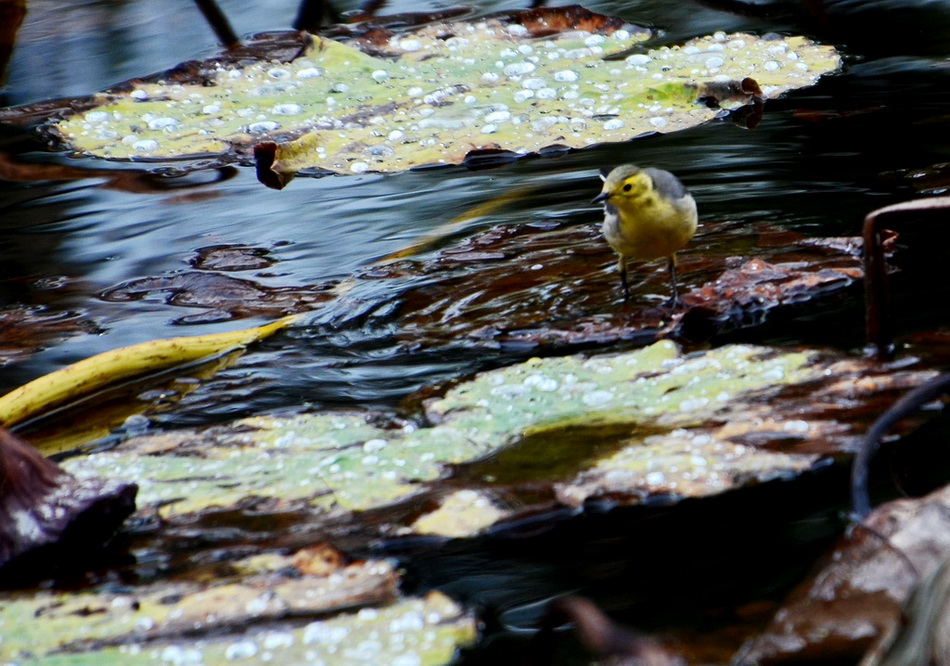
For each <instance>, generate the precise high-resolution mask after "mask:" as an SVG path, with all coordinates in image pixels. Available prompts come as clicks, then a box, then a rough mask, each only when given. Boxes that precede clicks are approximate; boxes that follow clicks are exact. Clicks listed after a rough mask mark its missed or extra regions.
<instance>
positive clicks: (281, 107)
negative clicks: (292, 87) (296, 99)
mask: <svg viewBox="0 0 950 666" xmlns="http://www.w3.org/2000/svg"><path fill="white" fill-rule="evenodd" d="M302 112H303V107H302V106H300V105H299V104H278V105H277V106H275V107H274V108H273V109H271V113H273V114H274V115H275V116H296V115H297V114H298V113H302Z"/></svg>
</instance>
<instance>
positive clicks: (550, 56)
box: [54, 7, 839, 187]
mask: <svg viewBox="0 0 950 666" xmlns="http://www.w3.org/2000/svg"><path fill="white" fill-rule="evenodd" d="M539 26H544V29H543V30H541V28H540V27H539ZM541 32H543V34H544V37H539V36H536V35H538V34H540V33H541ZM647 37H648V34H647V33H646V32H645V31H643V30H642V29H635V28H633V27H632V26H624V25H623V24H622V23H621V22H620V21H617V20H616V19H608V18H607V17H604V16H600V15H597V14H594V13H592V12H589V11H587V10H584V9H582V8H579V7H567V8H551V9H540V10H534V11H532V12H523V13H519V12H513V13H504V14H499V15H491V16H487V17H484V18H481V19H473V20H467V21H453V22H439V23H435V24H431V25H427V26H423V27H421V28H417V29H414V30H412V31H406V32H400V33H389V32H386V31H382V32H379V31H377V32H370V33H368V34H364V35H362V36H361V37H359V38H356V39H354V40H353V44H354V45H352V46H351V45H349V44H345V43H340V42H336V41H333V40H328V39H321V38H317V37H315V38H314V42H313V46H312V49H311V50H310V52H309V53H307V54H306V55H305V57H301V58H297V59H296V60H293V61H292V62H281V63H278V62H273V61H270V62H255V63H251V64H247V65H243V66H237V65H233V64H229V63H223V62H221V61H220V60H219V61H211V62H209V63H207V65H206V67H205V68H204V69H202V70H200V80H199V81H198V82H193V83H182V82H181V81H180V79H176V80H174V81H159V82H155V83H143V82H137V83H134V85H133V86H132V88H133V89H132V90H124V91H121V92H114V93H111V94H104V95H102V96H101V98H100V99H99V100H98V102H99V103H98V105H97V106H96V107H95V108H93V109H90V110H87V111H85V112H84V113H77V114H76V115H74V116H73V117H70V118H67V119H66V120H63V121H61V122H59V123H58V124H56V125H55V126H54V129H55V131H56V133H58V135H59V136H61V137H62V138H63V139H64V140H65V141H66V142H67V143H68V144H69V145H71V146H72V147H74V148H75V149H77V150H80V151H83V152H86V153H89V154H92V155H96V156H99V157H107V158H123V159H128V158H137V157H149V158H158V157H185V156H196V155H204V154H209V153H213V154H222V153H226V152H229V151H232V150H236V151H237V152H239V153H243V152H246V151H247V150H248V148H249V147H251V146H254V145H255V144H258V149H257V150H256V154H257V158H258V172H259V175H260V177H261V178H262V180H264V181H265V182H266V183H267V184H269V185H271V186H274V187H281V186H283V184H284V183H286V181H287V179H288V178H289V177H290V176H292V174H293V173H295V172H297V171H299V170H300V169H303V168H321V169H326V170H329V171H335V172H338V173H361V172H364V171H384V172H393V171H402V170H405V169H408V168H411V167H414V166H420V165H430V164H458V163H461V162H462V161H463V160H464V159H465V157H466V155H468V154H469V153H471V152H472V151H481V150H498V149H501V150H505V151H510V152H511V153H513V154H516V155H523V154H528V153H534V152H537V151H539V150H541V149H543V148H545V147H548V146H552V145H559V146H566V147H572V148H582V147H585V146H588V145H591V144H594V143H601V142H610V141H626V140H628V139H631V138H634V137H636V136H639V135H641V134H645V133H652V132H657V131H662V132H668V131H676V130H679V129H684V128H687V127H691V126H694V125H696V124H699V123H702V122H705V121H707V120H710V119H711V118H713V117H715V116H716V114H717V113H718V112H719V111H718V109H719V108H725V109H730V108H736V107H737V106H741V105H743V104H747V103H750V102H752V101H753V100H756V99H760V98H762V97H773V96H776V95H779V94H781V93H782V92H785V91H786V90H789V89H792V88H798V87H802V86H807V85H811V84H813V83H814V82H815V81H816V80H817V78H818V77H819V76H820V75H821V74H824V73H826V72H829V71H832V70H834V69H836V68H837V67H838V64H839V57H838V55H837V53H836V52H835V51H834V49H833V48H831V47H826V46H821V45H818V44H815V43H813V42H811V41H809V40H807V39H804V38H801V37H782V38H774V39H762V38H758V37H755V36H752V35H742V34H735V35H726V34H724V33H717V34H716V35H713V36H709V37H703V38H698V39H694V40H692V41H690V42H688V43H687V44H684V45H682V46H674V47H666V46H664V47H659V48H655V49H652V50H646V49H639V50H638V52H635V53H634V52H632V49H633V50H636V47H637V45H638V44H640V43H641V42H643V41H644V40H645V39H647ZM361 48H362V49H364V50H366V51H369V53H367V52H364V51H361V50H360V49H361ZM370 53H372V54H373V55H371V54H370ZM611 58H616V59H611ZM301 135H303V136H301ZM287 139H295V140H293V141H290V142H289V143H288V142H286V140H287ZM275 140H276V141H277V142H276V143H275V142H274V141H275Z"/></svg>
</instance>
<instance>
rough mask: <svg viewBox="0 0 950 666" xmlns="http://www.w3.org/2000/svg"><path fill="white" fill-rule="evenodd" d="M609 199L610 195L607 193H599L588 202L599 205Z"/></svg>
mask: <svg viewBox="0 0 950 666" xmlns="http://www.w3.org/2000/svg"><path fill="white" fill-rule="evenodd" d="M609 198H610V193H609V192H601V193H600V194H598V195H597V196H596V197H594V198H593V199H591V200H590V202H591V203H592V204H599V203H603V202H605V201H607V199H609Z"/></svg>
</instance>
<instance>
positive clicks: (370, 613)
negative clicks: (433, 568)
mask: <svg viewBox="0 0 950 666" xmlns="http://www.w3.org/2000/svg"><path fill="white" fill-rule="evenodd" d="M298 562H299V558H296V557H295V558H290V557H284V556H278V555H275V556H271V557H258V558H255V561H254V562H253V563H252V562H250V561H245V562H236V563H235V570H237V571H242V570H245V571H248V573H246V575H244V576H242V577H241V578H234V577H231V578H228V579H225V580H224V581H220V580H217V581H216V583H215V584H214V585H211V586H209V587H207V588H204V589H202V587H203V586H200V585H197V584H194V583H178V584H171V585H168V584H165V585H154V586H143V587H140V588H138V589H136V590H134V591H130V590H128V589H126V590H123V591H120V592H109V591H103V592H99V593H96V592H81V593H52V592H47V593H39V594H35V595H33V596H32V597H29V598H22V599H5V600H4V603H3V606H2V608H0V630H2V631H3V633H4V637H5V640H4V641H3V642H2V644H0V655H2V656H3V657H4V658H5V659H7V660H16V661H19V660H23V659H27V660H29V661H30V663H62V661H64V660H65V661H68V663H71V664H87V663H88V664H139V663H155V662H158V663H204V664H224V663H232V662H234V661H235V660H251V659H255V661H256V660H261V661H271V660H273V661H275V662H278V663H281V662H282V663H305V662H306V663H319V662H320V661H321V660H322V659H329V660H332V663H335V664H365V663H389V664H396V663H399V660H400V659H402V660H404V662H405V663H418V664H422V663H425V664H434V665H435V664H445V663H449V662H450V661H451V660H452V659H453V657H454V655H455V653H456V651H457V649H458V648H459V647H462V646H466V645H468V644H470V643H471V642H472V641H473V640H474V638H475V623H474V620H473V619H472V617H471V616H470V615H468V614H467V613H465V612H464V611H463V610H462V609H461V608H460V607H459V606H458V605H457V604H455V603H454V602H453V601H452V600H450V599H449V598H447V597H446V596H444V595H442V594H440V593H438V592H432V593H430V594H429V595H428V596H426V597H425V598H423V599H413V598H399V597H398V591H397V585H398V576H397V574H396V572H395V571H394V570H393V567H392V565H391V564H388V563H386V562H379V561H367V562H354V563H352V564H347V565H343V564H338V565H332V564H331V565H330V566H329V567H328V568H327V569H326V570H325V571H322V572H320V573H319V574H317V575H314V574H312V573H309V572H307V571H304V570H301V569H299V568H298V566H297V563H298ZM262 568H263V570H262ZM216 578H217V577H216ZM356 609H359V612H340V611H355V610H356ZM330 613H338V614H337V615H336V616H333V617H329V618H326V619H313V618H318V617H325V616H327V615H328V614H330ZM290 618H311V619H312V621H311V622H309V623H308V624H305V625H301V624H300V623H299V622H296V623H294V624H293V625H284V624H277V622H278V621H280V620H285V619H290ZM196 635H197V636H200V639H199V640H196ZM64 653H65V654H68V655H69V656H68V657H67V656H65V655H64ZM265 655H266V656H265Z"/></svg>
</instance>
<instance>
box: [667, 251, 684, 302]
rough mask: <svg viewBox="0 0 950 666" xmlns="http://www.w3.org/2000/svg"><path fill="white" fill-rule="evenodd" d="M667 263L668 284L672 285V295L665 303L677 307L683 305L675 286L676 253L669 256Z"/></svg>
mask: <svg viewBox="0 0 950 666" xmlns="http://www.w3.org/2000/svg"><path fill="white" fill-rule="evenodd" d="M668 265H669V267H670V285H671V286H672V291H673V295H672V296H670V300H669V301H667V303H668V304H669V305H670V307H672V308H677V307H679V306H682V305H683V301H681V300H680V292H679V289H678V288H677V286H676V255H675V254H671V255H670V258H669V262H668Z"/></svg>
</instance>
